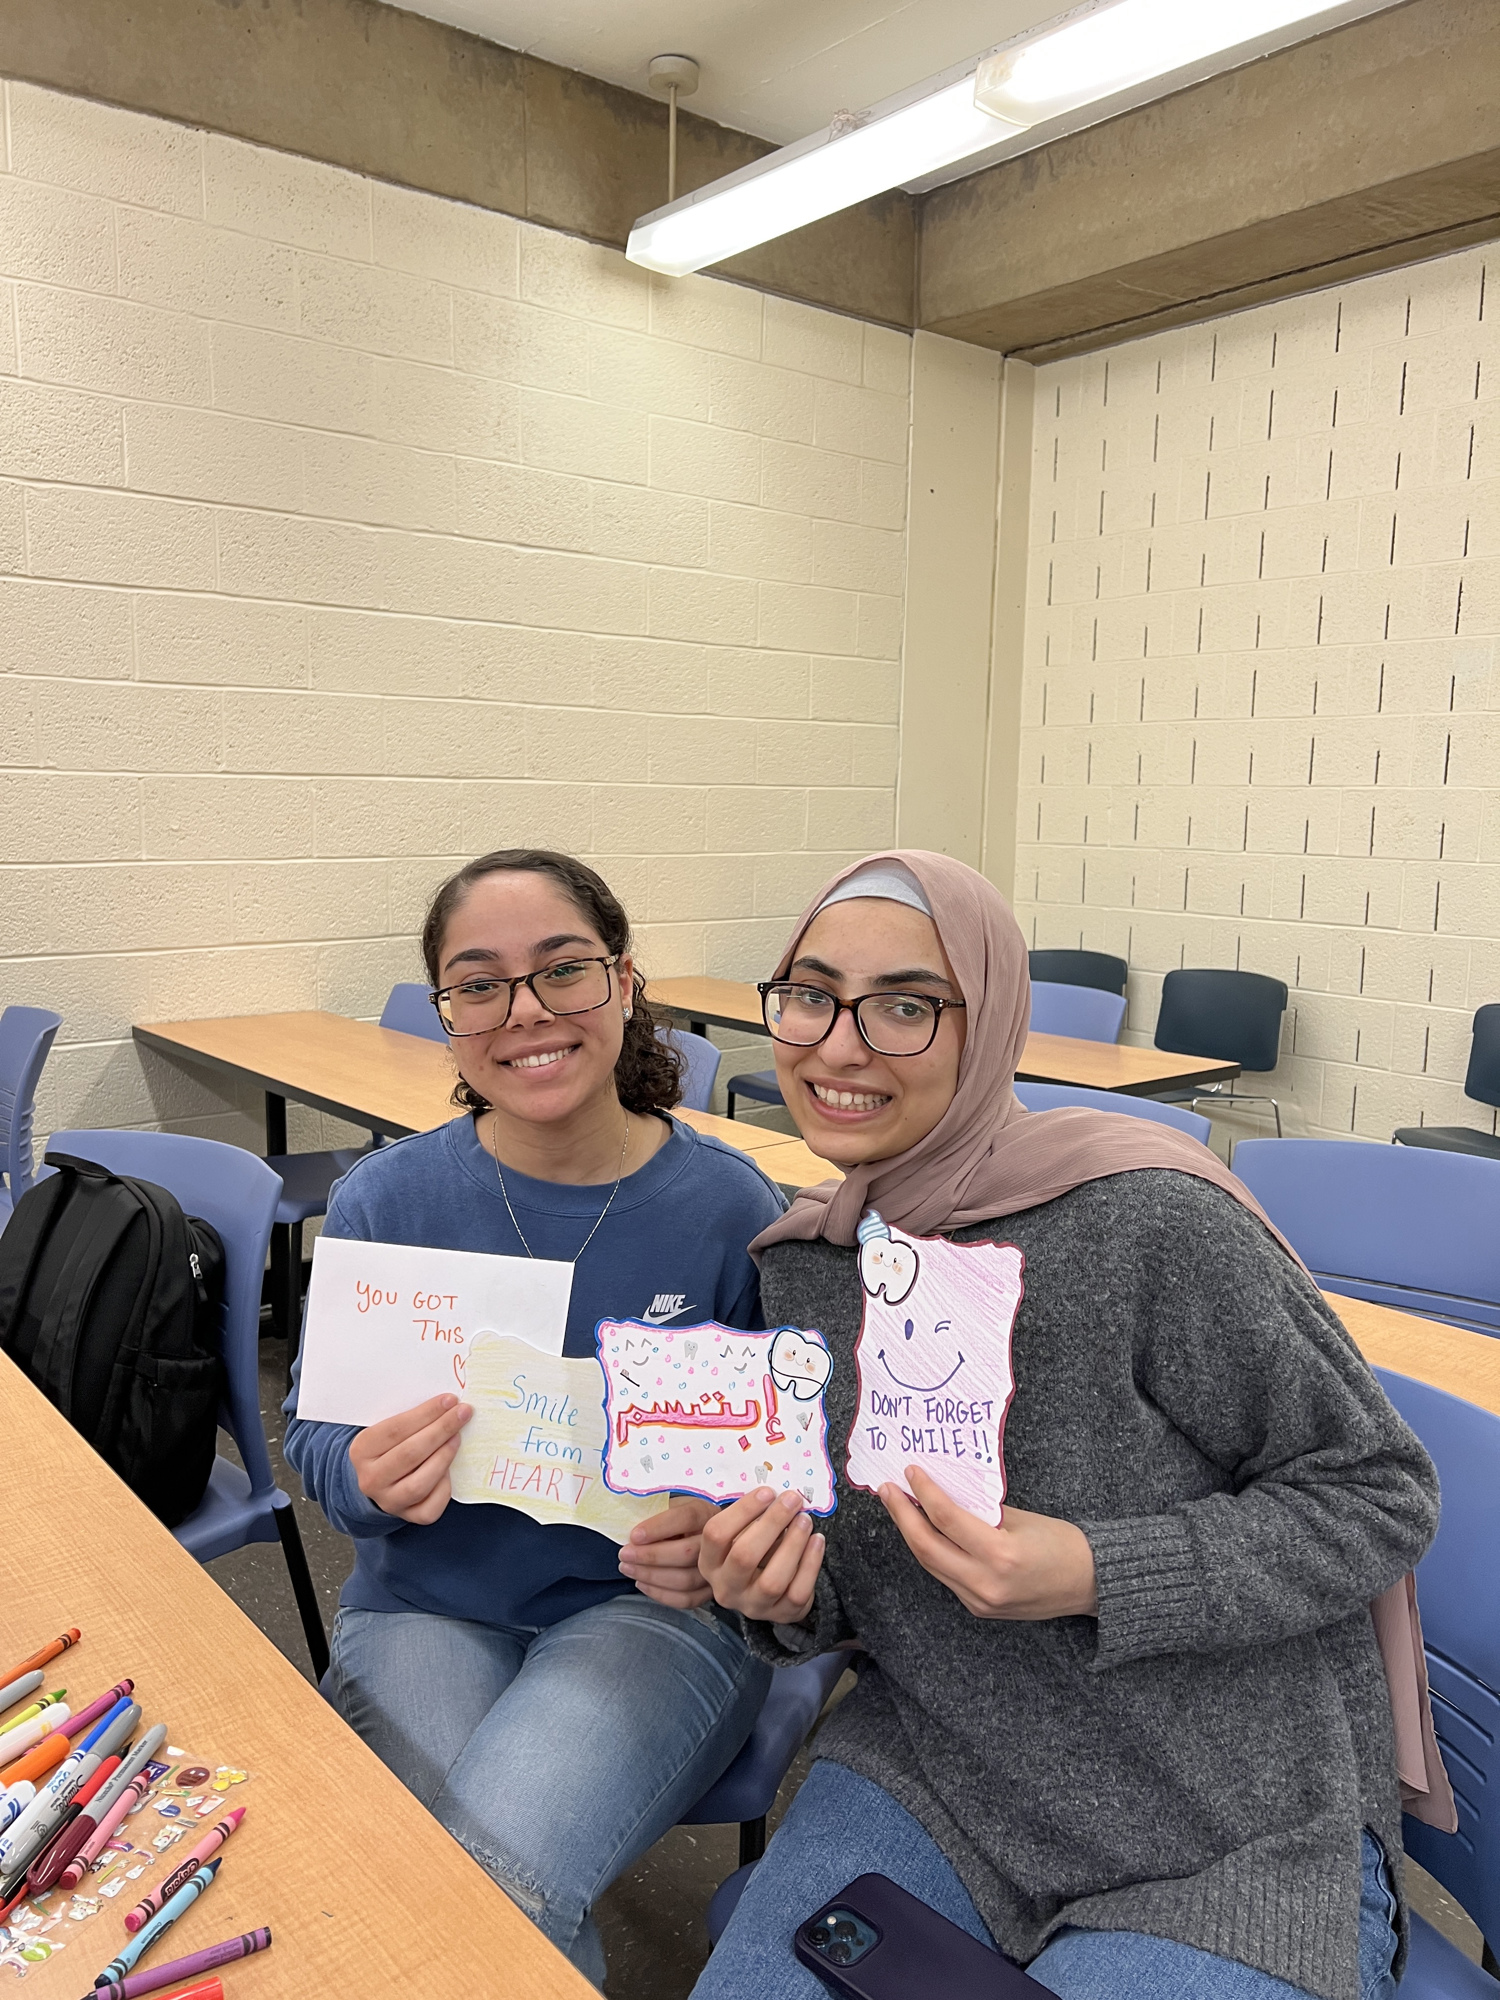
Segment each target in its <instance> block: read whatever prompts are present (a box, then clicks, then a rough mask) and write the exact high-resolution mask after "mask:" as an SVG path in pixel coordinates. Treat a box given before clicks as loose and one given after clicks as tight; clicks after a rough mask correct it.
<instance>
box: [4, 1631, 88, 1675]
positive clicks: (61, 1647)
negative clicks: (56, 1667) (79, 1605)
mask: <svg viewBox="0 0 1500 2000" xmlns="http://www.w3.org/2000/svg"><path fill="white" fill-rule="evenodd" d="M82 1637H83V1634H82V1633H81V1632H80V1631H79V1629H78V1627H77V1626H76V1625H74V1626H71V1627H70V1628H69V1629H68V1630H67V1631H66V1632H62V1633H59V1635H58V1636H57V1638H55V1639H49V1640H48V1641H47V1643H46V1645H45V1646H39V1647H38V1648H37V1650H36V1651H35V1652H34V1653H33V1654H32V1656H31V1658H30V1659H29V1660H18V1661H17V1662H16V1664H15V1665H14V1666H13V1667H11V1668H9V1669H8V1670H7V1672H6V1674H5V1681H6V1683H7V1684H9V1683H10V1682H11V1681H13V1680H19V1678H20V1677H21V1675H22V1674H29V1673H30V1672H31V1671H32V1670H33V1668H36V1667H45V1666H46V1664H47V1662H48V1661H49V1660H55V1659H56V1658H57V1656H58V1654H59V1653H65V1652H67V1650H68V1648H69V1646H76V1645H77V1644H78V1641H79V1640H80V1639H81V1638H82Z"/></svg>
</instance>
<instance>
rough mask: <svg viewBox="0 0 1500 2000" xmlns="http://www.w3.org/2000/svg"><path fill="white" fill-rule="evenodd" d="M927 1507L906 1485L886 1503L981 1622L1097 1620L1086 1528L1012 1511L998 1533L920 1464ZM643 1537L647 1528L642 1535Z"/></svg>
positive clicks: (918, 1486) (926, 1561)
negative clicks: (905, 1489)
mask: <svg viewBox="0 0 1500 2000" xmlns="http://www.w3.org/2000/svg"><path fill="white" fill-rule="evenodd" d="M906 1478H907V1483H908V1484H909V1485H910V1487H911V1490H912V1492H913V1493H914V1494H915V1495H916V1496H917V1500H918V1501H919V1502H920V1503H921V1504H920V1505H913V1503H912V1501H911V1500H909V1499H908V1498H907V1496H906V1495H905V1494H904V1493H903V1492H902V1491H901V1489H900V1487H899V1486H882V1487H881V1489H880V1498H881V1500H882V1502H883V1503H884V1506H885V1510H886V1512H887V1513H888V1514H889V1515H890V1517H891V1519H892V1520H893V1521H894V1522H895V1524H896V1526H897V1527H898V1528H899V1529H900V1531H901V1534H902V1537H903V1539H904V1540H905V1542H906V1546H907V1547H908V1548H909V1549H910V1550H911V1552H912V1554H913V1555H914V1556H915V1557H916V1559H917V1561H918V1562H919V1563H920V1564H921V1565H922V1567H923V1569H925V1570H926V1571H927V1572H928V1573H929V1575H931V1576H935V1577H936V1578H937V1580H938V1582H939V1583H943V1584H946V1585H947V1586H948V1588H949V1590H951V1591H952V1592H953V1595H954V1596H955V1597H956V1598H957V1599H958V1601H959V1603H960V1604H962V1605H963V1607H964V1609H965V1610H966V1611H972V1612H973V1614H974V1616H975V1617H976V1618H1079V1617H1085V1618H1092V1617H1094V1616H1095V1615H1096V1614H1097V1612H1098V1609H1099V1598H1098V1593H1097V1591H1096V1589H1095V1584H1094V1552H1093V1550H1092V1549H1091V1548H1090V1547H1089V1543H1088V1537H1087V1536H1086V1535H1085V1534H1084V1532H1083V1530H1082V1528H1075V1527H1074V1525H1073V1523H1072V1522H1071V1521H1058V1520H1054V1519H1053V1517H1052V1516H1051V1515H1050V1514H1027V1513H1023V1512H1022V1510H1021V1509H1020V1508H1019V1507H1007V1508H1006V1509H1005V1512H1004V1514H1003V1515H1002V1517H1001V1521H1000V1525H999V1527H998V1528H991V1527H989V1526H987V1525H986V1523H985V1522H983V1521H981V1520H980V1519H979V1517H978V1515H977V1514H971V1513H969V1511H968V1510H967V1508H964V1507H960V1506H959V1504H958V1502H957V1501H956V1500H950V1499H949V1498H948V1495H947V1494H946V1493H945V1492H944V1491H943V1489H942V1487H941V1486H939V1485H938V1483H937V1481H936V1480H935V1479H931V1478H929V1476H928V1475H927V1474H926V1473H925V1472H923V1471H922V1470H921V1468H920V1467H919V1466H915V1465H909V1466H907V1468H906ZM637 1533H639V1530H637Z"/></svg>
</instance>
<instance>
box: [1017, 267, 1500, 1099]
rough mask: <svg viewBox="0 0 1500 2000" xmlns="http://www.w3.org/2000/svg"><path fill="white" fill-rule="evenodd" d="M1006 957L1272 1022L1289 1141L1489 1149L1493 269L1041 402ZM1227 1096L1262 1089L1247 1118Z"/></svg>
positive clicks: (1495, 476)
mask: <svg viewBox="0 0 1500 2000" xmlns="http://www.w3.org/2000/svg"><path fill="white" fill-rule="evenodd" d="M1032 472H1033V491H1032V547H1031V559H1030V583H1029V589H1028V605H1027V622H1026V670H1025V695H1024V700H1025V728H1024V732H1023V747H1022V754H1021V776H1022V784H1021V796H1020V805H1019V812H1018V827H1017V831H1018V841H1019V857H1018V867H1017V887H1018V891H1019V899H1020V911H1021V915H1022V920H1023V922H1024V924H1025V926H1026V929H1027V932H1028V934H1029V935H1030V936H1031V937H1032V938H1033V940H1034V941H1035V942H1036V943H1039V944H1044V945H1078V944H1085V945H1089V946H1094V947H1097V948H1100V949H1103V950H1107V951H1115V952H1119V953H1121V954H1122V955H1124V956H1126V957H1127V958H1128V959H1129V961H1130V964H1131V967H1132V973H1131V981H1130V1000H1131V1010H1130V1020H1129V1032H1128V1038H1129V1039H1133V1040H1139V1041H1146V1040H1149V1039H1150V1035H1151V1031H1152V1029H1153V1026H1154V1023H1155V1018H1156V1008H1157V1002H1158V996H1159V991H1160V982H1161V977H1162V975H1163V973H1165V972H1166V971H1168V970H1169V969H1170V968H1172V967H1174V966H1178V965H1183V964H1187V965H1218V966H1234V965H1240V966H1244V967H1246V968H1248V969H1250V970H1252V971H1257V972H1267V973H1272V974H1274V975H1276V976H1278V977H1280V978H1282V979H1284V980H1286V981H1287V983H1288V985H1289V986H1290V987H1291V988H1292V992H1291V997H1290V1003H1289V1007H1288V1014H1287V1020H1286V1024H1285V1029H1284V1033H1283V1039H1282V1061H1281V1066H1280V1068H1279V1070H1278V1071H1277V1072H1276V1073H1275V1079H1274V1082H1273V1083H1271V1084H1270V1085H1269V1086H1261V1087H1269V1088H1271V1089H1273V1090H1274V1091H1275V1092H1276V1093H1277V1094H1278V1095H1280V1096H1281V1097H1282V1098H1283V1099H1289V1100H1292V1101H1293V1103H1294V1107H1295V1115H1294V1118H1293V1121H1292V1126H1293V1129H1298V1128H1299V1126H1300V1128H1301V1129H1308V1130H1314V1131H1318V1132H1323V1133H1329V1134H1335V1135H1338V1134H1343V1135H1347V1134H1349V1133H1350V1132H1354V1133H1357V1134H1361V1135H1364V1136H1366V1137H1368V1138H1371V1139H1388V1138H1389V1136H1390V1134H1391V1131H1392V1130H1393V1128H1394V1127H1396V1126H1398V1125H1404V1124H1416V1123H1418V1122H1419V1121H1421V1122H1426V1123H1429V1124H1431V1123H1445V1124H1446V1123H1468V1124H1473V1125H1479V1124H1483V1125H1484V1126H1485V1127H1486V1128H1490V1127H1492V1126H1493V1124H1494V1120H1493V1117H1492V1115H1491V1113H1490V1112H1489V1111H1488V1110H1485V1109H1483V1108H1482V1107H1480V1106H1478V1105H1476V1104H1474V1103H1472V1102H1469V1101H1468V1100H1466V1099H1465V1098H1464V1097H1463V1095H1462V1091H1461V1083H1462V1078H1463V1073H1464V1069H1465V1066H1466V1063H1467V1059H1468V1046H1469V1022H1470V1018H1471V1016H1472V1013H1473V1010H1474V1009H1475V1008H1476V1007H1477V1006H1479V1005H1480V1004H1481V1003H1483V1002H1486V1001H1492V1000H1496V999H1500V791H1497V789H1496V780H1497V774H1500V636H1497V635H1500V259H1497V257H1496V256H1495V254H1494V252H1493V251H1489V252H1485V251H1480V250H1471V251H1465V252H1463V253H1461V254H1459V255H1456V256H1452V257H1448V258H1445V259H1442V260H1440V261H1436V262H1433V263H1426V264H1420V265H1416V266H1413V267H1411V268H1409V269H1407V270H1405V271H1400V272H1395V273H1391V274H1388V275H1385V276H1381V277H1376V278H1368V279H1364V280H1361V281H1359V282H1357V283H1353V284H1350V285H1347V286H1344V287H1341V288H1339V289H1337V290H1332V291H1326V292H1320V293H1316V294H1314V295H1312V296H1310V297H1306V298H1302V299H1298V300H1291V301H1285V302H1282V303H1278V304H1276V305H1271V306H1264V307H1261V308H1258V309H1257V310H1255V311H1252V312H1247V313H1244V314H1242V315H1240V316H1238V317H1233V318H1227V319H1222V320H1219V321H1217V322H1213V323H1210V324H1209V325H1205V326H1201V327H1195V328H1193V329H1191V330H1188V331H1183V332H1177V333H1169V334H1162V335H1159V336H1156V337H1154V338H1152V339H1149V340H1143V341H1139V342H1136V343H1134V344H1132V345H1129V346H1124V347H1118V348H1115V349H1113V350H1111V351H1110V352H1108V353H1105V354H1097V355H1092V356H1089V357H1088V358H1086V359H1078V360H1070V361H1063V362H1057V363H1053V364H1051V365H1049V366H1047V367H1043V368H1040V369H1038V371H1037V373H1036V419H1035V437H1034V458H1033V468H1032ZM1249 1087H1251V1088H1254V1087H1257V1086H1255V1085H1253V1084H1252V1085H1250V1086H1249Z"/></svg>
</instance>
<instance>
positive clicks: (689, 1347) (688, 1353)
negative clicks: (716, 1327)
mask: <svg viewBox="0 0 1500 2000" xmlns="http://www.w3.org/2000/svg"><path fill="white" fill-rule="evenodd" d="M682 1352H683V1358H684V1359H685V1360H688V1361H696V1359H697V1358H698V1343H697V1341H696V1340H685V1341H684V1342H683V1343H682Z"/></svg>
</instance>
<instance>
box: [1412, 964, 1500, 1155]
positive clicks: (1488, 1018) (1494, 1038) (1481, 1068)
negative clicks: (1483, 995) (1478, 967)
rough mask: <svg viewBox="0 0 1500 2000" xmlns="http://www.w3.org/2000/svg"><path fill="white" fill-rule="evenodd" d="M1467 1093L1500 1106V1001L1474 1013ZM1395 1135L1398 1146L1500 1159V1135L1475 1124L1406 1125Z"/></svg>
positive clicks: (1468, 1095) (1480, 1102) (1465, 1079)
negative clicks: (1423, 1147)
mask: <svg viewBox="0 0 1500 2000" xmlns="http://www.w3.org/2000/svg"><path fill="white" fill-rule="evenodd" d="M1464 1096H1465V1097H1472V1098H1473V1100H1474V1102H1475V1103H1476V1104H1494V1105H1500V1001H1493V1002H1491V1004H1490V1005H1489V1006H1488V1007H1481V1008H1480V1009H1479V1011H1478V1012H1477V1013H1476V1014H1475V1016H1474V1040H1473V1043H1472V1044H1471V1046H1470V1049H1469V1071H1468V1075H1467V1076H1466V1077H1465V1078H1464ZM1392 1138H1393V1140H1394V1142H1395V1144H1396V1145H1398V1146H1427V1147H1430V1148H1433V1149H1435V1150H1437V1151H1440V1152H1445V1153H1477V1154H1478V1155H1479V1157H1480V1159H1482V1160H1500V1136H1497V1135H1496V1134H1495V1133H1493V1132H1481V1131H1479V1130H1478V1129H1477V1128H1476V1127H1475V1126H1473V1125H1404V1126H1402V1128H1401V1130H1400V1131H1399V1132H1396V1133H1393V1134H1392Z"/></svg>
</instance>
